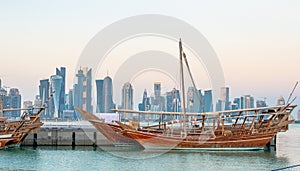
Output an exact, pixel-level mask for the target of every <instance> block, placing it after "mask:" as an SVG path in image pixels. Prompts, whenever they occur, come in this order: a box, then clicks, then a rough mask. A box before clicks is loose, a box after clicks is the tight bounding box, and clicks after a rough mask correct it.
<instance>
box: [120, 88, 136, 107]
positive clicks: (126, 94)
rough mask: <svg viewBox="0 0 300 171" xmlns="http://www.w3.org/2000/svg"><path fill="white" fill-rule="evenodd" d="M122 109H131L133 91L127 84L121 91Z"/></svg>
mask: <svg viewBox="0 0 300 171" xmlns="http://www.w3.org/2000/svg"><path fill="white" fill-rule="evenodd" d="M122 109H130V110H132V109H133V89H132V85H131V84H130V83H129V82H127V83H125V84H124V86H123V89H122Z"/></svg>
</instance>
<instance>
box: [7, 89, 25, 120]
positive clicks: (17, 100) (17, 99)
mask: <svg viewBox="0 0 300 171" xmlns="http://www.w3.org/2000/svg"><path fill="white" fill-rule="evenodd" d="M3 108H5V109H7V108H14V109H16V108H21V94H20V92H19V89H17V88H11V89H10V90H9V94H8V96H5V99H4V105H3ZM4 116H5V117H13V118H16V117H20V116H21V111H20V110H15V111H8V112H5V113H4Z"/></svg>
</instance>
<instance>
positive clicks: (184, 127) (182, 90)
mask: <svg viewBox="0 0 300 171" xmlns="http://www.w3.org/2000/svg"><path fill="white" fill-rule="evenodd" d="M179 61H180V79H181V80H180V81H181V97H182V99H181V102H182V103H181V104H182V106H181V108H182V112H183V133H184V136H186V111H185V89H184V75H183V60H182V43H181V39H180V40H179Z"/></svg>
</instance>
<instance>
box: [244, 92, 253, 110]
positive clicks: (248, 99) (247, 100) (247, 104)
mask: <svg viewBox="0 0 300 171" xmlns="http://www.w3.org/2000/svg"><path fill="white" fill-rule="evenodd" d="M241 99H243V100H241V103H242V104H243V108H242V109H248V108H254V98H253V97H252V96H251V95H244V96H243V98H241Z"/></svg>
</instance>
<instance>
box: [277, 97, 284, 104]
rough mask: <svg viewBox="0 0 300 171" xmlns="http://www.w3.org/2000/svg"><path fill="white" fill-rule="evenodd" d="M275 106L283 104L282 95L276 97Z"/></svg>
mask: <svg viewBox="0 0 300 171" xmlns="http://www.w3.org/2000/svg"><path fill="white" fill-rule="evenodd" d="M276 104H277V106H281V105H285V100H284V98H283V97H282V96H280V97H278V98H277V103H276Z"/></svg>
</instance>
